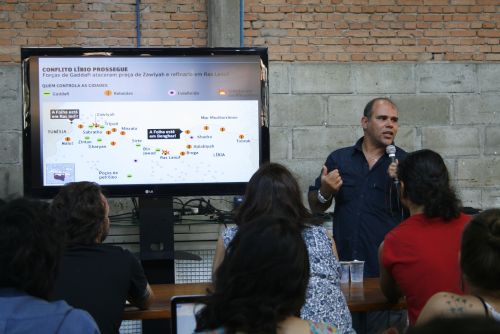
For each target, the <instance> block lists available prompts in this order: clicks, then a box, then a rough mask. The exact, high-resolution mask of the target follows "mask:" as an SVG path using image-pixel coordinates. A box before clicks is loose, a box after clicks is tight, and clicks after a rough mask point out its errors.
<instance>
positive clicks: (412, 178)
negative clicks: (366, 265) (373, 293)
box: [379, 149, 470, 325]
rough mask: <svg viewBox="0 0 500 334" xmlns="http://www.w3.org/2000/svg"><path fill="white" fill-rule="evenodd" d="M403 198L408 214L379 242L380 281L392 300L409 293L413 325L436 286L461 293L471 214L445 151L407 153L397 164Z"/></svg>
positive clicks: (407, 297)
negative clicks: (465, 210)
mask: <svg viewBox="0 0 500 334" xmlns="http://www.w3.org/2000/svg"><path fill="white" fill-rule="evenodd" d="M397 174H398V178H399V181H400V184H401V202H402V203H403V205H404V206H406V207H407V208H408V209H409V211H410V217H409V218H408V219H406V220H405V221H403V222H402V223H401V224H400V225H399V226H397V227H395V228H394V229H393V230H392V231H390V232H389V233H388V234H387V235H386V236H385V238H384V241H383V242H382V243H381V245H380V247H379V263H380V285H381V289H382V292H383V293H384V295H385V296H386V297H387V298H388V299H389V300H397V299H398V298H400V297H402V296H406V301H407V305H408V317H409V321H410V325H413V324H415V321H416V320H417V318H418V315H419V313H420V311H421V310H422V308H423V306H424V305H425V303H426V302H427V300H428V299H429V298H430V297H431V296H432V295H434V294H435V293H436V292H438V291H449V292H453V293H457V294H462V293H463V292H462V289H461V274H460V268H459V260H458V259H459V249H460V239H461V236H462V231H463V229H464V227H465V224H466V223H467V222H468V221H469V220H470V216H468V215H466V214H464V213H462V212H461V202H460V200H459V199H458V197H457V195H456V194H455V191H454V190H453V188H452V186H451V185H450V179H449V174H448V170H447V168H446V165H445V163H444V161H443V159H442V157H441V156H440V155H439V154H438V153H436V152H434V151H431V150H427V149H426V150H420V151H416V152H412V153H410V154H408V156H407V157H406V158H405V159H404V160H403V161H402V162H401V163H400V164H399V165H398V173H397Z"/></svg>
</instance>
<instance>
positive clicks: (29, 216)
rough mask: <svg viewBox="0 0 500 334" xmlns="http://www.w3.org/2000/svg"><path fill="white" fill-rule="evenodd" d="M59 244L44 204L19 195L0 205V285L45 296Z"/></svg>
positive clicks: (61, 239)
mask: <svg viewBox="0 0 500 334" xmlns="http://www.w3.org/2000/svg"><path fill="white" fill-rule="evenodd" d="M63 246H64V237H63V236H61V233H60V231H59V230H57V228H56V226H55V225H54V224H53V222H52V220H51V218H50V216H49V205H48V204H47V203H45V202H42V201H38V200H30V199H26V198H19V199H15V200H12V201H10V202H9V203H7V204H4V205H2V206H0V287H11V288H16V289H18V290H21V291H24V292H26V293H28V294H30V295H32V296H35V297H39V298H44V299H47V298H48V297H49V295H50V293H51V291H52V288H53V286H54V282H55V277H56V274H57V269H58V265H59V261H60V258H61V255H62V249H63Z"/></svg>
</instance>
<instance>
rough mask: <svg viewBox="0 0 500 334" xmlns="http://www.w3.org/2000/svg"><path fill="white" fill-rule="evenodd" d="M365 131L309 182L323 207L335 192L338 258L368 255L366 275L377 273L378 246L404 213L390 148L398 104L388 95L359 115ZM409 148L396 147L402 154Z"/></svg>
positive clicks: (313, 199)
mask: <svg viewBox="0 0 500 334" xmlns="http://www.w3.org/2000/svg"><path fill="white" fill-rule="evenodd" d="M361 126H362V127H363V133H364V136H363V137H362V138H360V139H359V140H358V141H357V142H356V144H355V145H354V146H350V147H345V148H341V149H338V150H336V151H334V152H332V153H331V154H330V155H329V156H328V158H327V159H326V162H325V165H324V166H323V168H322V170H321V175H320V176H319V177H318V178H317V179H316V182H315V185H314V186H311V187H310V188H309V195H308V199H309V206H310V207H311V210H312V211H313V212H323V211H325V210H326V209H328V208H329V207H330V205H331V204H332V200H333V199H334V198H335V211H334V215H333V235H334V237H335V241H336V243H337V249H338V253H339V257H340V260H342V261H352V260H354V259H356V260H363V261H365V268H364V270H365V276H366V277H378V276H379V271H378V259H377V249H378V246H379V245H380V243H381V242H382V241H383V240H384V236H385V234H386V233H387V232H389V230H391V229H392V228H393V227H394V226H396V225H397V224H398V223H399V222H400V221H401V219H402V208H401V206H400V205H399V198H398V192H397V188H396V185H395V182H394V181H395V179H394V178H391V176H390V175H389V173H392V174H393V176H395V171H396V163H393V164H391V162H392V159H391V158H390V157H389V155H387V154H386V147H387V146H389V145H393V143H394V138H395V137H396V134H397V132H398V110H397V107H396V105H395V104H394V103H393V102H392V101H391V100H390V99H388V98H376V99H373V100H371V101H370V102H368V104H367V105H366V107H365V109H364V112H363V117H362V118H361ZM405 155H406V152H405V151H403V150H402V149H401V148H399V147H396V152H395V157H396V159H397V160H401V159H402V158H404V156H405Z"/></svg>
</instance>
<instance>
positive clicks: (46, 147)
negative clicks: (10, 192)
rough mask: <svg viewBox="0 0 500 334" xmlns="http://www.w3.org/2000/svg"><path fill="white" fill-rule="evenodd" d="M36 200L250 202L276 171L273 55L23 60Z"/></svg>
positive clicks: (54, 51)
mask: <svg viewBox="0 0 500 334" xmlns="http://www.w3.org/2000/svg"><path fill="white" fill-rule="evenodd" d="M21 57H22V69H23V71H22V72H23V111H24V126H23V167H24V190H25V193H26V194H29V195H33V196H38V197H52V196H53V195H55V193H56V192H57V191H58V189H59V187H61V186H62V185H64V184H65V183H68V182H73V181H84V180H85V181H94V182H97V183H99V184H100V185H101V186H102V187H103V188H104V190H105V192H106V194H107V195H108V196H116V197H120V196H127V197H130V196H154V197H161V196H181V195H182V196H187V195H192V196H195V195H229V194H241V193H243V192H244V188H245V185H246V183H247V182H248V180H249V179H250V177H251V176H252V174H253V173H254V172H255V171H256V170H257V169H258V168H259V166H260V164H261V163H263V162H265V161H267V160H268V159H269V128H268V119H269V115H268V70H267V68H268V58H267V49H265V48H239V49H228V48H223V49H222V48H155V49H147V48H132V49H128V48H127V49H119V48H116V49H109V48H69V49H68V48H23V49H22V51H21Z"/></svg>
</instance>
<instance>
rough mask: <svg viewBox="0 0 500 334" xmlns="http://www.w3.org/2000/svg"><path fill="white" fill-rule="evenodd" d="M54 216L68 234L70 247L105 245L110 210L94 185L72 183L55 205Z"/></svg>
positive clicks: (63, 190) (62, 191)
mask: <svg viewBox="0 0 500 334" xmlns="http://www.w3.org/2000/svg"><path fill="white" fill-rule="evenodd" d="M51 214H52V216H53V217H54V219H55V221H56V223H57V224H58V225H60V226H62V227H63V228H64V229H65V231H66V238H67V243H68V245H75V244H82V245H90V244H95V243H100V242H102V241H104V239H105V238H106V236H107V235H108V232H109V218H108V214H109V206H108V201H107V200H106V197H104V195H103V194H102V192H101V187H100V186H99V185H98V184H97V183H94V182H86V181H83V182H72V183H68V184H66V185H65V186H64V187H62V188H61V190H60V191H59V193H58V194H57V195H56V197H55V198H54V200H53V201H52V206H51Z"/></svg>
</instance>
